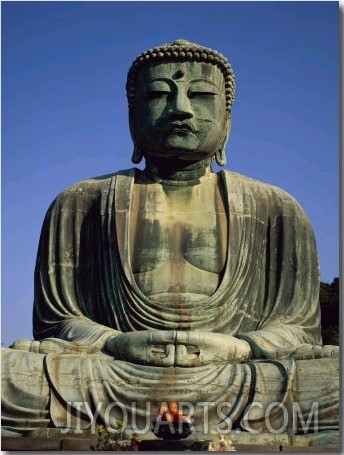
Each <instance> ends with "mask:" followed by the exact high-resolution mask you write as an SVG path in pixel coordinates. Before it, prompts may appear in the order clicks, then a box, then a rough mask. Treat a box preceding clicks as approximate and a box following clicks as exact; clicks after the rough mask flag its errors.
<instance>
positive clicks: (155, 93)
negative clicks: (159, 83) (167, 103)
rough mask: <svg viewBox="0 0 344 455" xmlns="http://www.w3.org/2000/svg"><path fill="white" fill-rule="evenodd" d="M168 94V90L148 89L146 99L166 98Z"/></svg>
mask: <svg viewBox="0 0 344 455" xmlns="http://www.w3.org/2000/svg"><path fill="white" fill-rule="evenodd" d="M169 95H170V92H167V91H162V90H150V91H149V92H146V97H147V99H148V100H158V99H163V98H167V97H168V96H169Z"/></svg>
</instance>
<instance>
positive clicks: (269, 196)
mask: <svg viewBox="0 0 344 455" xmlns="http://www.w3.org/2000/svg"><path fill="white" fill-rule="evenodd" d="M221 173H223V177H224V181H225V184H226V187H227V189H228V192H229V193H236V194H242V195H243V197H244V196H245V195H246V196H249V197H252V198H254V199H255V200H256V202H257V201H260V202H261V203H263V204H268V205H275V206H280V207H284V208H285V207H286V206H289V207H290V208H293V209H296V210H300V209H301V210H302V208H301V206H300V204H299V203H298V201H297V200H296V199H295V198H294V197H293V196H292V195H291V194H289V193H288V192H287V191H285V190H284V189H282V188H280V187H278V186H275V185H271V184H269V183H266V182H262V181H260V180H257V179H254V178H251V177H247V176H245V175H243V174H239V173H237V172H232V171H221Z"/></svg>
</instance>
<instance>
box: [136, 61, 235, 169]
mask: <svg viewBox="0 0 344 455" xmlns="http://www.w3.org/2000/svg"><path fill="white" fill-rule="evenodd" d="M130 120H131V128H132V132H133V134H134V138H135V141H136V144H137V145H138V146H139V148H140V149H141V150H142V151H143V153H144V155H146V156H154V157H159V158H173V159H181V160H187V161H196V160H200V159H204V158H207V157H210V156H212V155H213V154H214V153H215V152H216V151H217V150H218V148H219V146H220V144H221V143H222V142H223V139H224V136H225V135H226V120H227V118H226V102H225V82H224V78H223V75H222V72H221V71H220V70H219V68H217V67H216V66H215V65H212V64H207V63H196V62H171V63H158V64H155V65H151V66H149V67H147V68H144V69H142V70H141V71H140V73H139V76H138V83H137V96H136V104H135V107H134V111H133V112H132V113H131V119H130Z"/></svg>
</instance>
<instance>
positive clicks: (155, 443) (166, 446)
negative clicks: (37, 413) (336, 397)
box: [1, 428, 340, 453]
mask: <svg viewBox="0 0 344 455" xmlns="http://www.w3.org/2000/svg"><path fill="white" fill-rule="evenodd" d="M230 438H231V440H232V444H233V446H234V448H235V451H236V452H289V453H290V452H294V453H295V452H309V453H315V452H323V453H325V452H326V453H328V452H336V453H338V452H339V450H340V441H339V440H340V438H339V432H336V431H333V432H322V433H317V434H309V435H286V434H280V435H278V434H276V435H274V434H271V433H259V434H252V433H246V432H241V433H236V432H232V433H231V434H230ZM211 440H212V435H209V434H207V435H203V436H202V435H198V436H197V439H195V438H192V435H191V436H190V437H189V438H187V439H184V440H179V441H178V440H172V441H170V440H163V439H157V438H154V435H153V436H152V433H151V434H149V433H147V434H146V435H143V436H142V437H141V436H140V437H139V441H140V442H139V451H152V452H157V451H164V452H167V451H171V452H172V451H198V452H201V451H207V450H208V447H209V443H210V441H211ZM96 444H97V436H96V435H95V434H91V433H90V432H83V433H81V434H71V433H68V434H63V433H62V432H61V429H60V428H59V429H57V428H47V429H41V430H33V431H30V432H28V433H27V434H26V436H22V437H13V436H3V437H2V440H1V449H2V450H3V451H32V450H34V451H37V452H38V451H69V452H72V451H84V452H85V451H94V447H95V446H96ZM92 447H93V448H92Z"/></svg>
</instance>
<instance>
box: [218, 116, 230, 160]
mask: <svg viewBox="0 0 344 455" xmlns="http://www.w3.org/2000/svg"><path fill="white" fill-rule="evenodd" d="M231 124H232V112H231V111H228V114H227V122H226V127H225V131H224V135H223V138H222V141H221V143H220V146H219V149H218V150H217V151H216V153H215V160H216V163H217V164H218V165H219V166H224V165H225V164H226V145H227V141H228V138H229V135H230V131H231Z"/></svg>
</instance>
